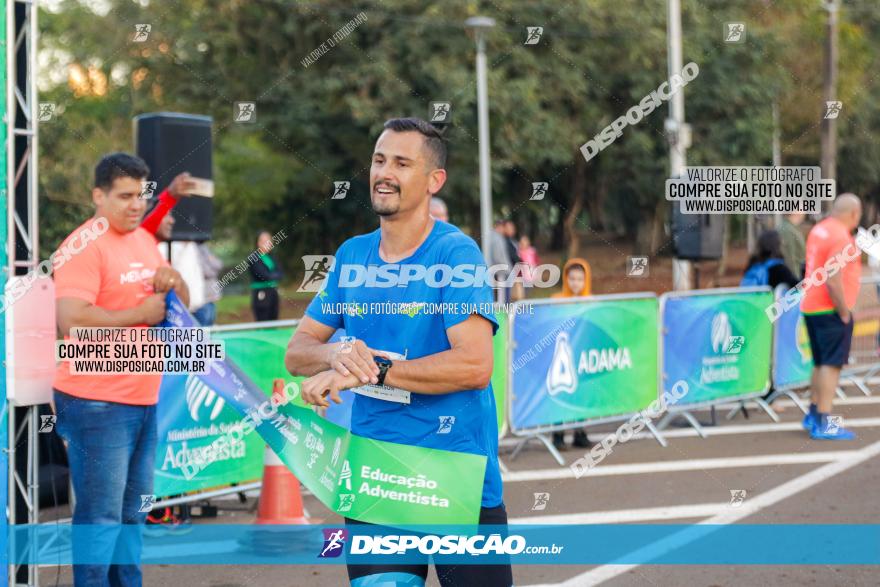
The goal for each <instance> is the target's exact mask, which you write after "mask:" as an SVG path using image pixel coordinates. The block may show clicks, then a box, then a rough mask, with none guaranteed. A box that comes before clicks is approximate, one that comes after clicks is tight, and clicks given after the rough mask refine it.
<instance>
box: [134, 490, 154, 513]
mask: <svg viewBox="0 0 880 587" xmlns="http://www.w3.org/2000/svg"><path fill="white" fill-rule="evenodd" d="M155 503H156V496H155V495H143V494H142V495H141V506H140V507H139V508H138V511H139V512H151V511H153V505H155Z"/></svg>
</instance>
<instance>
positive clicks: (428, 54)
mask: <svg viewBox="0 0 880 587" xmlns="http://www.w3.org/2000/svg"><path fill="white" fill-rule="evenodd" d="M107 4H108V5H109V6H110V8H111V9H110V11H109V12H107V13H106V14H104V15H99V14H95V13H93V12H91V11H90V10H89V9H88V8H85V7H83V5H81V4H80V3H78V2H76V1H74V0H66V1H64V2H61V3H60V4H59V10H58V12H46V11H45V10H44V13H43V14H42V15H41V17H40V23H41V27H43V31H42V36H41V42H42V44H43V47H44V48H46V49H52V50H53V52H52V53H47V58H49V57H50V56H51V59H50V60H49V63H50V66H49V69H50V70H51V72H53V73H57V71H63V68H65V67H67V65H68V62H69V63H75V64H79V65H81V66H83V67H88V66H92V67H95V68H97V69H98V70H100V72H102V73H103V74H104V75H105V76H107V78H108V79H109V82H108V89H107V91H106V93H104V94H103V95H100V96H95V95H85V96H80V95H77V94H75V93H74V92H73V91H72V90H71V89H70V88H69V87H68V85H67V84H66V83H61V84H57V85H51V84H49V85H51V87H50V88H48V89H47V90H46V91H44V92H42V95H41V101H55V102H57V103H58V104H59V116H58V120H57V121H56V122H53V123H51V124H46V125H44V126H43V127H42V128H41V184H40V186H41V195H42V197H43V198H44V199H45V201H47V202H48V203H47V204H46V205H45V207H44V208H42V210H43V217H44V222H42V223H41V225H42V230H43V242H44V243H45V245H46V247H54V246H57V244H58V242H60V238H62V237H63V236H64V235H65V234H66V233H67V232H68V231H69V230H70V229H71V228H73V227H74V226H76V225H77V224H79V222H81V221H82V220H83V219H84V218H85V217H86V216H87V215H88V214H89V212H90V208H89V199H88V193H89V187H90V183H89V182H90V177H91V167H92V166H93V164H94V162H95V160H96V159H97V157H98V156H99V155H100V154H102V153H104V152H107V151H111V150H119V149H130V148H131V144H132V140H131V139H132V136H131V122H130V120H131V118H132V117H133V116H135V115H137V114H140V113H143V112H151V111H162V110H168V111H179V112H193V113H203V114H209V115H211V116H213V117H214V130H215V134H214V148H215V167H216V180H217V196H216V199H215V203H216V206H217V215H216V224H217V226H216V228H217V234H218V236H219V237H220V238H222V239H223V240H224V242H231V243H233V244H232V246H231V248H230V250H231V251H233V252H234V255H241V254H244V253H246V252H247V251H249V250H251V249H252V247H253V238H254V232H255V230H256V229H257V228H260V227H264V228H266V229H268V230H270V231H273V232H274V231H276V230H279V229H281V228H285V229H287V230H288V234H289V235H291V238H289V239H288V240H287V241H285V242H284V243H282V244H281V246H280V248H279V252H280V253H281V255H282V261H283V262H284V264H285V265H286V266H287V269H288V271H291V270H294V271H300V270H301V267H299V263H298V257H299V255H301V254H305V253H315V252H330V251H333V250H335V248H336V247H337V246H338V245H339V244H340V243H341V242H342V240H343V239H345V238H347V237H349V236H352V235H354V234H358V233H361V232H365V231H368V230H372V229H373V228H375V227H376V226H377V220H376V217H375V215H374V214H373V213H372V211H371V209H370V206H369V189H368V180H369V160H370V153H371V150H372V147H373V143H374V141H375V139H376V137H377V135H378V134H379V132H380V130H381V125H382V123H383V121H384V120H386V119H388V118H391V117H395V116H422V117H425V116H427V113H428V104H429V102H432V101H441V100H443V101H450V102H451V103H452V111H453V112H452V117H453V125H452V128H451V129H450V130H449V133H448V135H449V137H450V139H451V158H450V162H449V166H448V168H449V172H450V174H449V181H448V183H447V186H446V187H445V188H444V190H443V192H442V193H441V196H443V197H445V198H446V199H447V201H448V204H449V207H450V211H451V216H452V220H453V221H454V222H455V223H457V224H459V225H460V226H462V227H463V228H465V229H466V230H468V231H469V232H470V233H471V234H477V233H478V232H479V196H478V174H477V161H478V149H477V139H476V137H477V117H476V83H475V76H474V57H475V48H474V42H473V39H472V38H471V37H470V36H469V34H468V33H467V32H466V31H465V30H464V28H463V26H462V23H463V21H464V20H465V18H467V17H468V16H472V15H475V14H484V15H488V16H492V17H493V18H495V19H496V21H497V26H496V27H495V29H494V30H493V31H492V32H491V33H490V35H489V39H488V45H487V54H488V61H489V66H490V71H489V84H488V85H489V95H490V104H491V107H490V108H491V110H490V119H491V120H490V125H491V135H492V140H491V154H492V180H493V198H494V204H495V210H496V212H498V211H503V212H504V213H508V214H512V215H513V217H514V218H515V219H516V220H517V221H518V223H519V224H520V227H521V228H522V229H524V231H525V232H526V233H530V234H533V235H534V236H535V238H536V240H537V241H538V244H539V246H542V247H546V246H548V245H549V243H550V241H551V237H553V236H554V235H556V236H557V237H558V235H559V234H560V227H561V223H562V222H563V221H564V219H565V215H566V213H567V212H566V211H567V210H569V209H570V208H571V206H572V202H573V200H574V194H573V193H572V184H573V179H574V178H573V174H574V173H576V171H575V163H576V162H577V158H580V157H582V156H581V154H580V152H579V151H578V148H579V147H580V145H582V144H583V143H584V142H586V141H587V140H588V139H590V138H591V137H592V136H593V135H595V134H596V133H598V132H599V131H601V130H602V128H604V127H605V126H606V125H608V124H609V123H610V122H611V121H612V120H614V119H615V118H617V117H618V116H620V115H622V114H624V113H625V112H626V111H627V109H629V108H630V107H632V106H634V105H636V104H638V102H639V101H640V100H641V99H642V97H644V96H645V95H646V94H648V93H649V92H651V91H652V90H654V89H655V88H657V86H658V85H659V84H660V83H661V82H663V81H664V80H665V79H666V78H667V61H666V10H665V2H654V1H651V2H646V1H636V2H620V1H619V0H575V1H573V2H564V3H561V2H552V3H551V2H547V3H538V2H533V1H528V0H495V1H492V2H475V1H464V0H453V1H450V2H432V3H426V2H416V1H414V0H385V1H383V2H364V1H353V2H348V3H338V2H330V1H328V0H315V1H313V2H309V3H291V2H286V1H282V0H249V1H246V2H245V1H238V0H234V1H233V0H227V1H223V2H208V1H207V0H182V1H180V2H149V3H147V2H144V3H137V2H132V1H130V0H108V2H107ZM818 4H819V3H818V1H817V0H779V1H777V2H775V3H773V2H754V1H747V0H738V1H727V0H702V1H695V2H691V1H687V0H686V1H684V2H683V10H684V12H683V29H684V62H685V63H687V62H688V61H691V60H693V61H695V62H696V63H697V64H698V65H699V67H700V74H699V77H698V78H697V79H696V80H694V81H693V82H692V83H691V84H689V85H688V86H687V87H686V88H685V90H684V91H685V96H686V119H687V121H688V122H689V123H690V124H691V125H692V127H693V147H692V148H691V150H690V152H689V154H688V161H689V163H691V164H702V165H733V164H744V165H745V164H748V165H762V164H768V163H769V162H770V160H771V149H770V145H771V136H772V119H771V111H772V104H773V101H774V99H775V100H778V102H779V104H780V110H781V119H782V130H783V139H782V144H783V147H784V151H783V158H784V162H785V163H786V164H814V165H815V164H818V163H817V160H818V144H819V137H818V128H819V125H818V118H819V116H820V112H821V108H822V98H821V65H822V61H821V60H822V39H823V35H824V22H825V13H824V11H823V10H821V8H820V7H819V6H818ZM361 11H363V12H364V14H365V15H366V16H367V21H366V22H365V23H363V24H362V25H360V26H358V27H357V28H356V29H355V30H354V31H353V32H352V33H351V34H350V35H349V36H348V37H346V38H344V39H343V40H341V41H339V42H338V43H336V46H335V47H332V48H331V49H330V51H329V52H327V53H326V54H324V55H322V56H321V57H320V58H319V59H318V60H317V62H316V63H314V64H312V65H310V66H308V67H304V66H303V64H302V63H301V61H302V59H303V58H304V57H305V56H307V55H308V54H309V53H310V52H311V51H313V50H314V49H316V48H318V47H320V46H321V44H322V43H323V42H325V41H326V40H327V39H328V38H330V37H332V35H333V34H334V32H336V31H337V30H338V29H339V28H340V27H342V26H343V25H345V24H346V23H347V22H348V21H350V20H351V19H353V18H354V17H355V16H356V15H357V14H358V13H360V12H361ZM731 21H743V22H746V23H747V27H748V40H747V42H746V43H743V44H727V43H724V42H723V41H722V35H723V30H724V29H723V27H724V23H725V22H731ZM135 23H149V24H151V26H152V30H151V32H150V37H149V39H148V40H147V41H146V42H143V43H134V42H132V36H133V34H134V24H135ZM526 26H543V27H544V33H543V37H542V40H541V42H540V43H539V44H538V45H530V46H527V45H524V41H525V35H526V32H525V27H526ZM878 38H880V24H878V13H877V12H876V11H871V10H866V9H857V10H854V11H853V12H852V13H848V12H846V11H844V13H843V15H842V24H841V41H840V46H841V49H840V50H841V59H840V63H841V73H840V95H841V99H843V100H844V104H845V105H844V113H843V116H842V119H841V121H840V125H839V130H840V147H841V151H840V163H839V169H840V171H839V176H840V184H841V188H842V189H852V190H856V191H858V192H859V193H863V194H869V195H872V196H873V197H877V195H878V185H880V176H878V170H877V165H876V160H877V157H876V155H877V147H876V145H875V140H874V137H876V136H877V132H878V130H880V106H878V105H877V103H876V101H875V100H871V97H872V96H873V95H874V94H875V93H876V90H877V85H878V82H877V79H876V78H875V77H874V75H873V73H872V72H874V71H876V70H877V68H876V56H875V55H876V53H877V52H876V51H875V50H872V49H874V48H876V46H877V41H878ZM56 58H57V60H56ZM237 101H254V102H256V103H257V122H256V124H253V125H244V124H236V123H234V122H233V120H232V114H233V103H234V102H237ZM667 112H668V106H667V105H665V104H664V105H662V106H661V107H659V108H658V109H657V110H655V111H654V112H653V113H652V114H651V115H650V116H648V117H646V118H645V119H644V120H643V121H642V122H641V123H640V124H639V125H637V126H630V127H628V128H627V129H626V130H625V131H624V134H623V136H621V137H620V138H619V139H618V140H617V141H615V142H614V143H613V144H612V145H611V146H610V147H609V148H607V149H606V150H605V151H603V152H602V153H601V154H600V155H598V156H597V157H596V158H594V159H593V160H592V161H590V162H589V164H587V165H586V166H581V167H584V171H583V173H585V178H586V181H585V194H584V195H585V198H586V201H587V204H588V206H587V211H585V212H583V213H582V214H581V215H580V217H579V222H578V226H579V228H580V229H581V230H584V231H585V230H586V229H587V228H597V229H598V228H602V229H605V230H608V231H611V232H613V233H618V234H628V235H636V234H637V233H638V231H639V230H640V229H641V227H643V226H645V223H646V222H649V221H650V220H651V218H653V215H654V214H655V213H656V211H657V209H658V202H661V201H662V199H663V186H664V180H665V178H666V176H667V174H668V171H667V170H668V151H667V144H666V138H665V136H664V131H663V127H664V119H665V118H666V116H667ZM340 180H348V181H351V182H352V188H351V190H350V192H349V196H348V197H347V198H346V199H345V200H330V199H329V197H330V195H331V193H332V189H333V181H340ZM533 181H548V182H549V183H550V190H549V194H548V199H547V200H545V201H542V202H531V201H529V199H528V198H529V195H530V191H531V182H533ZM551 200H552V201H554V202H556V203H557V204H558V208H555V209H553V210H552V213H551V212H548V208H550V207H552V203H551ZM660 209H661V210H662V209H663V208H662V207H661V208H660ZM556 240H557V242H558V238H557V239H556Z"/></svg>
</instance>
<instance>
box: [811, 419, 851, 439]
mask: <svg viewBox="0 0 880 587" xmlns="http://www.w3.org/2000/svg"><path fill="white" fill-rule="evenodd" d="M810 438H812V439H813V440H855V438H856V435H855V432H853V431H852V430H847V429H846V428H844V427H843V426H835V425H833V424H832V425H830V426H829V425H826V426H825V427H824V429H823V427H822V426H821V425H820V424H819V422H818V421H814V422H813V428H812V429H811V430H810Z"/></svg>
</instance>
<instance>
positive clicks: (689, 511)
mask: <svg viewBox="0 0 880 587" xmlns="http://www.w3.org/2000/svg"><path fill="white" fill-rule="evenodd" d="M728 505H729V504H728V502H723V503H698V504H691V505H675V506H663V507H656V508H637V509H628V510H608V511H604V512H587V513H582V514H558V515H552V516H531V517H524V518H511V519H510V520H508V521H507V523H508V524H624V523H630V522H652V521H657V520H680V519H684V518H705V517H707V516H714V515H715V514H717V513H718V512H720V511H722V510H723V509H724V508H726V507H727V506H728Z"/></svg>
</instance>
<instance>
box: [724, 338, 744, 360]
mask: <svg viewBox="0 0 880 587" xmlns="http://www.w3.org/2000/svg"><path fill="white" fill-rule="evenodd" d="M745 344H746V337H745V336H733V335H731V336H728V337H727V340H726V341H724V353H725V354H728V355H738V354H739V353H740V351H742V349H743V346H745Z"/></svg>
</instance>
